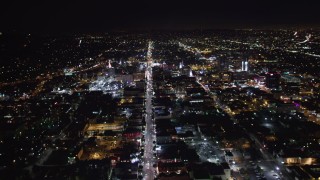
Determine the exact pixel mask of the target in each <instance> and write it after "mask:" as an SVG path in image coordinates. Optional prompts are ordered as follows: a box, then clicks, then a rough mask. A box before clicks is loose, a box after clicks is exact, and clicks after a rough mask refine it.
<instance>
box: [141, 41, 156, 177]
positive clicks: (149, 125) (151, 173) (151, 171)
mask: <svg viewBox="0 0 320 180" xmlns="http://www.w3.org/2000/svg"><path fill="white" fill-rule="evenodd" d="M152 50H153V43H152V42H149V44H148V52H147V67H146V73H145V74H146V95H145V97H146V98H145V108H146V110H145V120H146V128H145V147H144V148H145V152H144V160H143V162H144V174H145V175H144V179H146V180H151V179H154V177H155V175H156V173H155V168H154V167H153V165H154V164H155V162H156V160H155V156H154V150H153V147H154V144H153V141H155V138H154V137H155V128H154V120H153V118H152V114H153V112H152V102H151V98H152V92H153V87H152Z"/></svg>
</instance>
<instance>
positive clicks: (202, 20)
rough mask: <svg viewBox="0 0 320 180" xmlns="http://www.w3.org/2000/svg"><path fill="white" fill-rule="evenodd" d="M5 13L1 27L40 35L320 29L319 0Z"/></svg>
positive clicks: (44, 7)
mask: <svg viewBox="0 0 320 180" xmlns="http://www.w3.org/2000/svg"><path fill="white" fill-rule="evenodd" d="M0 15H1V18H0V19H1V22H2V24H1V28H0V31H11V30H16V31H24V32H36V33H61V32H71V33H77V32H110V31H141V30H142V31H150V30H169V31H170V30H195V29H198V30H200V29H251V28H253V29H255V28H258V29H266V28H267V29H268V28H269V29H272V28H319V27H320V20H319V18H318V17H319V15H318V13H317V5H316V4H315V3H314V2H312V3H310V2H308V3H307V2H300V3H295V2H290V3H289V2H283V1H282V2H275V1H268V2H254V1H243V2H234V1H224V2H210V1H207V0H202V1H194V2H183V1H175V2H170V1H166V0H165V1H161V2H160V1H154V2H147V1H144V0H140V1H136V2H126V1H117V2H97V1H94V2H87V3H84V2H60V1H47V2H39V3H35V2H17V1H15V2H9V3H7V4H5V5H4V6H2V9H1V13H0Z"/></svg>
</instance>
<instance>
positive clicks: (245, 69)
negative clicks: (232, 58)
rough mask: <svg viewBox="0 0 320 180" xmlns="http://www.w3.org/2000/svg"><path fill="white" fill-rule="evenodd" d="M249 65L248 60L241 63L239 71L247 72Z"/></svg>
mask: <svg viewBox="0 0 320 180" xmlns="http://www.w3.org/2000/svg"><path fill="white" fill-rule="evenodd" d="M248 66H249V63H248V60H244V61H242V62H241V71H248V70H249V67H248Z"/></svg>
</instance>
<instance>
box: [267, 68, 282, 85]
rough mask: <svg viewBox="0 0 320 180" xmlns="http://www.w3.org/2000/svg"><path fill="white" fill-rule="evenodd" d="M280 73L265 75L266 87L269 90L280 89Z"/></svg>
mask: <svg viewBox="0 0 320 180" xmlns="http://www.w3.org/2000/svg"><path fill="white" fill-rule="evenodd" d="M280 77H281V75H280V73H278V72H269V73H267V74H266V86H267V87H268V88H270V89H279V87H280Z"/></svg>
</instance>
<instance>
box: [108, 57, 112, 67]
mask: <svg viewBox="0 0 320 180" xmlns="http://www.w3.org/2000/svg"><path fill="white" fill-rule="evenodd" d="M108 68H109V69H110V68H112V66H111V61H110V59H109V63H108Z"/></svg>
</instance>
